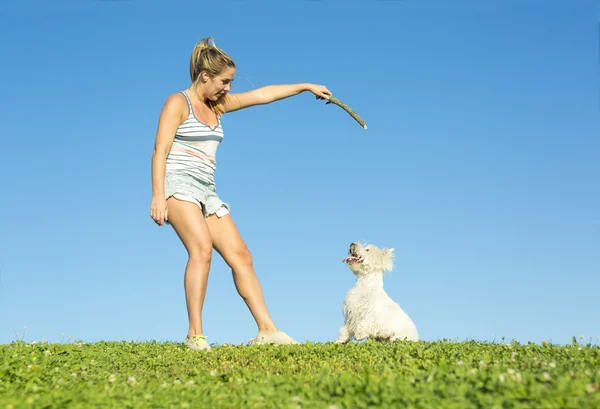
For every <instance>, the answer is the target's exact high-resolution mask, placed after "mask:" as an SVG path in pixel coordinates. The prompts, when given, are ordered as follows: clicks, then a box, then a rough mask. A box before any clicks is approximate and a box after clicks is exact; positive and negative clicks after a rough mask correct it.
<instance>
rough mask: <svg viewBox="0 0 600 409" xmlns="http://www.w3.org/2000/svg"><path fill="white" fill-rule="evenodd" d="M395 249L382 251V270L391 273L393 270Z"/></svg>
mask: <svg viewBox="0 0 600 409" xmlns="http://www.w3.org/2000/svg"><path fill="white" fill-rule="evenodd" d="M394 250H395V248H393V247H392V248H389V249H383V268H384V270H386V271H388V272H391V271H392V269H393V268H394V258H395V257H396V256H395V254H394Z"/></svg>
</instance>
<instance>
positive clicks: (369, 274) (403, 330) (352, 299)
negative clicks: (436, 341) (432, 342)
mask: <svg viewBox="0 0 600 409" xmlns="http://www.w3.org/2000/svg"><path fill="white" fill-rule="evenodd" d="M393 251H394V249H393V248H390V249H380V248H378V247H376V246H374V245H372V244H369V245H368V246H364V247H363V246H362V245H361V244H359V243H352V244H351V245H350V249H349V250H348V254H349V257H346V258H345V259H344V260H342V262H344V263H348V266H349V267H350V270H352V271H353V272H354V275H355V276H356V285H355V286H354V288H352V289H351V290H350V291H348V294H347V295H346V299H345V300H344V307H343V312H344V325H342V327H341V329H340V331H339V336H338V339H337V340H336V341H335V342H336V343H338V344H340V343H346V342H348V341H350V340H351V339H352V338H354V339H356V340H357V341H362V340H365V339H367V338H371V339H376V340H380V341H383V340H385V341H394V340H396V339H407V340H410V341H418V340H419V335H418V333H417V328H416V326H415V324H414V323H413V321H412V320H411V319H410V317H409V316H408V315H407V314H406V313H405V312H404V311H403V310H402V308H400V306H399V305H398V304H397V303H395V302H394V301H393V300H392V299H391V298H390V297H389V296H388V295H387V293H386V292H385V290H384V289H383V276H384V274H385V273H386V272H388V271H392V268H393V267H394V253H393Z"/></svg>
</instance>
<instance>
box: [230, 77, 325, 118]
mask: <svg viewBox="0 0 600 409" xmlns="http://www.w3.org/2000/svg"><path fill="white" fill-rule="evenodd" d="M304 91H310V92H312V93H313V94H315V95H316V96H317V98H321V99H329V97H331V92H330V91H329V90H328V89H327V88H326V87H324V86H322V85H316V84H310V83H300V84H282V85H267V86H265V87H261V88H258V89H255V90H252V91H247V92H241V93H239V94H228V95H227V99H226V100H225V111H226V112H233V111H237V110H240V109H243V108H248V107H251V106H254V105H264V104H270V103H271V102H275V101H279V100H281V99H284V98H289V97H291V96H294V95H298V94H300V93H302V92H304Z"/></svg>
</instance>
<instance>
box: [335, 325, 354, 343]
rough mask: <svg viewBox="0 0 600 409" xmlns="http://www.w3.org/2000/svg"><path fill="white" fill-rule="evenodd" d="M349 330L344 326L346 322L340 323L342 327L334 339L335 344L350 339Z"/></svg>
mask: <svg viewBox="0 0 600 409" xmlns="http://www.w3.org/2000/svg"><path fill="white" fill-rule="evenodd" d="M350 338H351V337H350V332H349V331H348V327H347V326H346V324H344V325H342V328H340V333H339V335H338V338H337V339H336V340H335V343H336V344H345V343H346V342H348V341H350Z"/></svg>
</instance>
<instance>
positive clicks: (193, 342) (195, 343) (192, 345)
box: [183, 335, 210, 351]
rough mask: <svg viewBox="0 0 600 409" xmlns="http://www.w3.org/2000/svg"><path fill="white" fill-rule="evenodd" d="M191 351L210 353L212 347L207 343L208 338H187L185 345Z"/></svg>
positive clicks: (200, 336) (199, 336) (198, 336)
mask: <svg viewBox="0 0 600 409" xmlns="http://www.w3.org/2000/svg"><path fill="white" fill-rule="evenodd" d="M183 344H184V345H185V346H186V347H188V348H189V349H193V350H194V351H199V350H203V349H205V350H207V351H210V345H208V342H206V337H205V336H203V335H194V336H193V337H191V338H190V337H187V338H186V339H185V342H184V343H183Z"/></svg>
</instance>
